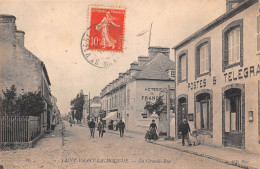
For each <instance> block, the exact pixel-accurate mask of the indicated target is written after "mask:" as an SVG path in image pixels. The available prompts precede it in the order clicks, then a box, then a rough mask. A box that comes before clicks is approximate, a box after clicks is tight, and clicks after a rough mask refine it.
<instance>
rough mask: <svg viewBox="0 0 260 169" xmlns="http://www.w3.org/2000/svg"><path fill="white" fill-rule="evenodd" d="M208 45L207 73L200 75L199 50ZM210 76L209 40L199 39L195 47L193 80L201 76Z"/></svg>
mask: <svg viewBox="0 0 260 169" xmlns="http://www.w3.org/2000/svg"><path fill="white" fill-rule="evenodd" d="M206 44H208V64H209V70H208V72H204V73H200V48H201V47H202V46H204V45H206ZM205 75H209V76H210V75H211V38H210V37H206V38H203V39H201V40H200V41H199V42H198V43H197V44H196V46H195V79H197V78H198V77H201V76H205Z"/></svg>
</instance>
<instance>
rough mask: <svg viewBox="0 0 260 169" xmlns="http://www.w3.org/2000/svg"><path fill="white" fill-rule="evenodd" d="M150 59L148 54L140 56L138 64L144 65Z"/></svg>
mask: <svg viewBox="0 0 260 169" xmlns="http://www.w3.org/2000/svg"><path fill="white" fill-rule="evenodd" d="M149 61H150V59H149V57H148V56H139V57H138V66H143V65H145V64H146V63H147V62H149Z"/></svg>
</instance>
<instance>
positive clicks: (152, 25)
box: [148, 23, 153, 48]
mask: <svg viewBox="0 0 260 169" xmlns="http://www.w3.org/2000/svg"><path fill="white" fill-rule="evenodd" d="M152 27H153V23H151V28H150V34H149V43H148V48H149V47H150V43H151V34H152Z"/></svg>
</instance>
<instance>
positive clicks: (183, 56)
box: [178, 50, 188, 83]
mask: <svg viewBox="0 0 260 169" xmlns="http://www.w3.org/2000/svg"><path fill="white" fill-rule="evenodd" d="M184 81H188V52H187V51H186V50H185V51H182V52H181V53H180V54H179V56H178V82H179V83H180V82H184Z"/></svg>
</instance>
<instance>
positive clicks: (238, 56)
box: [222, 19, 243, 72]
mask: <svg viewBox="0 0 260 169" xmlns="http://www.w3.org/2000/svg"><path fill="white" fill-rule="evenodd" d="M222 34H223V54H222V55H223V56H222V60H223V64H222V71H223V72H224V71H225V69H228V68H231V67H234V66H237V65H240V66H241V67H242V66H243V20H242V19H240V20H236V21H233V22H231V23H230V24H229V25H227V26H226V28H225V29H224V30H223V31H222Z"/></svg>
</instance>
